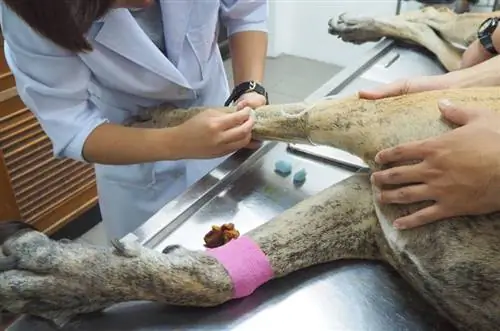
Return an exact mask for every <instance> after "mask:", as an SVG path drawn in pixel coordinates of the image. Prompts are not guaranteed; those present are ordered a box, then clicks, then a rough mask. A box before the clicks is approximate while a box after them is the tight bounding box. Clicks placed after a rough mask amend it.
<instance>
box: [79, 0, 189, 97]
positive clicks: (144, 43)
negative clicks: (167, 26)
mask: <svg viewBox="0 0 500 331" xmlns="http://www.w3.org/2000/svg"><path fill="white" fill-rule="evenodd" d="M163 1H165V0H161V2H163ZM185 3H186V5H188V4H189V5H190V4H192V1H190V0H188V1H185ZM163 17H165V14H163ZM188 22H189V20H185V26H184V27H180V28H183V29H184V30H185V31H187V23H188ZM91 30H92V31H93V33H91V35H89V36H88V37H90V38H92V39H94V40H95V42H97V43H100V44H101V45H103V46H105V47H107V48H109V49H111V50H113V51H114V52H116V53H118V54H120V55H122V56H124V57H125V58H127V59H129V60H130V61H132V62H135V63H137V64H138V65H140V66H142V67H144V68H147V69H149V70H150V71H152V72H155V73H157V74H158V75H160V76H162V77H163V78H165V79H168V80H169V81H171V82H174V83H176V84H178V85H180V86H184V87H186V88H191V87H190V85H189V83H188V82H187V80H186V78H185V77H184V76H183V75H182V74H181V72H180V71H179V70H177V68H176V67H175V66H174V65H173V63H172V62H171V61H169V60H168V59H167V58H166V57H165V55H164V54H162V53H161V51H160V50H159V49H158V48H157V47H156V46H155V45H154V44H153V42H152V41H151V40H150V39H149V38H148V37H147V36H146V35H145V34H144V32H143V31H142V29H141V28H140V26H139V25H138V24H137V23H136V21H135V19H134V17H133V16H132V15H131V14H130V12H129V11H128V10H127V9H125V8H117V9H113V10H110V11H109V12H108V13H107V14H106V15H104V16H103V17H101V18H100V19H98V20H97V21H95V23H94V25H93V28H92V29H91ZM124 31H126V33H127V36H126V37H127V38H126V39H125V38H117V35H118V34H120V33H124ZM92 35H93V36H92Z"/></svg>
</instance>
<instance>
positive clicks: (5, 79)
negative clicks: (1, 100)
mask: <svg viewBox="0 0 500 331" xmlns="http://www.w3.org/2000/svg"><path fill="white" fill-rule="evenodd" d="M15 86H16V81H15V80H14V75H12V73H11V72H10V71H9V72H6V73H4V74H0V93H1V92H3V91H5V90H8V89H10V88H12V87H15Z"/></svg>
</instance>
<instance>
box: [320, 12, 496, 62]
mask: <svg viewBox="0 0 500 331" xmlns="http://www.w3.org/2000/svg"><path fill="white" fill-rule="evenodd" d="M494 16H500V12H489V13H464V14H457V13H454V12H453V11H451V10H449V9H448V8H434V7H425V8H423V9H421V10H418V11H411V12H405V13H402V14H400V15H397V16H389V17H354V16H352V17H350V16H349V15H347V14H342V15H340V16H339V17H338V18H332V19H331V20H330V21H329V22H328V24H329V29H328V32H329V33H330V34H331V35H335V36H337V37H339V38H340V39H342V40H343V41H345V42H350V43H353V44H362V43H365V42H369V41H377V40H380V39H382V38H383V37H387V38H391V39H396V40H401V41H405V42H409V43H413V44H417V45H419V46H422V47H425V48H426V49H427V50H429V51H430V52H432V53H434V55H436V57H437V58H438V60H439V61H440V62H441V63H442V64H443V66H444V67H445V68H446V69H447V70H448V71H454V70H457V69H459V68H460V60H461V55H462V53H463V51H464V49H465V48H467V47H468V46H469V45H470V44H471V43H472V42H473V41H474V40H476V39H477V29H478V28H479V26H480V25H481V23H482V22H483V21H484V20H485V19H486V18H488V17H494Z"/></svg>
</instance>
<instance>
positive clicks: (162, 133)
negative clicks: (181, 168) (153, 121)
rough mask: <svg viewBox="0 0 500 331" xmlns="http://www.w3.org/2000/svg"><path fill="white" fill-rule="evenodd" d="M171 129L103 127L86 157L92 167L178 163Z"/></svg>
mask: <svg viewBox="0 0 500 331" xmlns="http://www.w3.org/2000/svg"><path fill="white" fill-rule="evenodd" d="M177 145H178V142H177V141H176V139H175V131H174V130H172V129H143V128H129V127H124V126H120V125H116V124H103V125H101V126H99V127H97V128H96V129H95V130H94V131H92V133H91V134H90V135H89V137H88V138H87V140H86V141H85V144H84V147H83V157H84V158H85V159H86V160H87V161H88V162H91V163H100V164H114V165H124V164H137V163H146V162H155V161H161V160H175V159H179V158H180V156H179V152H178V151H179V146H177Z"/></svg>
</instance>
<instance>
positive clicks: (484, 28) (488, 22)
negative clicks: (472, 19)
mask: <svg viewBox="0 0 500 331" xmlns="http://www.w3.org/2000/svg"><path fill="white" fill-rule="evenodd" d="M491 23H492V19H491V18H488V19H487V20H486V21H484V22H483V23H482V24H481V26H480V27H479V29H478V30H477V32H478V33H479V34H483V33H484V32H485V31H487V30H488V28H490V26H491V25H492V24H491Z"/></svg>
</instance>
